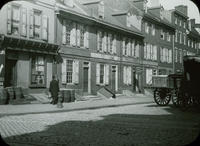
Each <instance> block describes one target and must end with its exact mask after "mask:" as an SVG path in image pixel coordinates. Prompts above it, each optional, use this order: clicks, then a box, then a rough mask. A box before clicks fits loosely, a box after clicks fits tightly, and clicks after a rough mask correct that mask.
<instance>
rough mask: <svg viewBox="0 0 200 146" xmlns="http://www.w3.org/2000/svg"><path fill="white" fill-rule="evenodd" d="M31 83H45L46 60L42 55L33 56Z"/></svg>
mask: <svg viewBox="0 0 200 146" xmlns="http://www.w3.org/2000/svg"><path fill="white" fill-rule="evenodd" d="M31 84H32V85H44V84H45V60H44V57H42V56H35V57H32V62H31Z"/></svg>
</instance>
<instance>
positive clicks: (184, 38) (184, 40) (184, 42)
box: [183, 33, 186, 45]
mask: <svg viewBox="0 0 200 146" xmlns="http://www.w3.org/2000/svg"><path fill="white" fill-rule="evenodd" d="M183 44H184V45H186V34H185V33H183Z"/></svg>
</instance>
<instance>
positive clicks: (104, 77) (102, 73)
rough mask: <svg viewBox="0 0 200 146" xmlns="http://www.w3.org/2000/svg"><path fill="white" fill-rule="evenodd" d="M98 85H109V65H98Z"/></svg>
mask: <svg viewBox="0 0 200 146" xmlns="http://www.w3.org/2000/svg"><path fill="white" fill-rule="evenodd" d="M96 84H98V85H108V84H109V65H108V64H100V63H97V64H96Z"/></svg>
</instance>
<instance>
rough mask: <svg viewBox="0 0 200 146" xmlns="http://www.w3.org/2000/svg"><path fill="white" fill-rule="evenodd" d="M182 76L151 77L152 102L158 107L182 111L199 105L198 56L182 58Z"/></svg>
mask: <svg viewBox="0 0 200 146" xmlns="http://www.w3.org/2000/svg"><path fill="white" fill-rule="evenodd" d="M183 67H184V72H183V73H182V74H170V75H155V76H152V87H153V89H154V100H155V102H156V103H157V104H158V105H161V106H165V105H168V104H169V102H170V101H171V100H172V103H173V105H175V106H178V107H181V108H183V109H185V108H187V107H189V106H193V105H199V104H200V86H199V84H200V56H184V59H183Z"/></svg>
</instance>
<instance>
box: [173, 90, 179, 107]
mask: <svg viewBox="0 0 200 146" xmlns="http://www.w3.org/2000/svg"><path fill="white" fill-rule="evenodd" d="M172 103H173V105H174V106H175V107H178V106H179V105H180V100H179V98H178V90H177V89H176V90H173V93H172Z"/></svg>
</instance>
